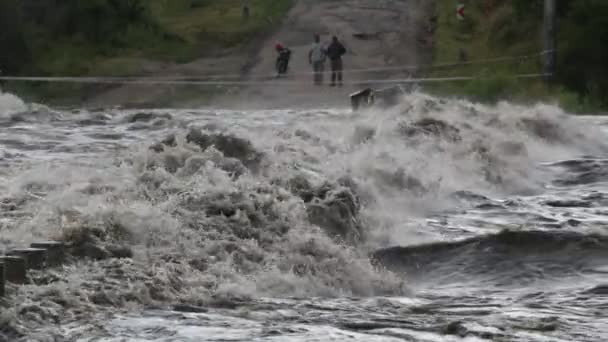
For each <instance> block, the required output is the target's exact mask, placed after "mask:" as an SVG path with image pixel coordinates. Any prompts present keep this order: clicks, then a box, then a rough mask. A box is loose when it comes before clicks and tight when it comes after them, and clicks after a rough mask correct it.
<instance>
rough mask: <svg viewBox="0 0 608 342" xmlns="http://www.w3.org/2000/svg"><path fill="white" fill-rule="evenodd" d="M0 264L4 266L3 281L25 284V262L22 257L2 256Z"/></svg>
mask: <svg viewBox="0 0 608 342" xmlns="http://www.w3.org/2000/svg"><path fill="white" fill-rule="evenodd" d="M0 263H2V264H3V265H4V275H5V278H4V279H5V281H8V282H11V283H13V284H25V281H26V270H27V261H26V260H25V259H24V258H22V257H17V256H3V257H0Z"/></svg>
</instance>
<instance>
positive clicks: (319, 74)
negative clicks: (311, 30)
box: [308, 34, 326, 85]
mask: <svg viewBox="0 0 608 342" xmlns="http://www.w3.org/2000/svg"><path fill="white" fill-rule="evenodd" d="M325 56H326V51H325V48H324V47H323V45H321V37H320V36H319V35H318V34H315V41H314V42H313V43H312V47H311V49H310V52H309V53H308V63H310V65H312V70H313V72H314V84H315V85H322V84H323V72H324V71H325Z"/></svg>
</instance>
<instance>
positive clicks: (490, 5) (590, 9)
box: [430, 0, 608, 113]
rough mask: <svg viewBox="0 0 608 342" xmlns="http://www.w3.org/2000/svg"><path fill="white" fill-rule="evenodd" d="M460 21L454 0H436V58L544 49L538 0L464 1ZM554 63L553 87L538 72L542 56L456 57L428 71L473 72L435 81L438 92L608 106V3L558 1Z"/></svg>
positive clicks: (588, 108) (580, 108) (581, 108)
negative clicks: (449, 80)
mask: <svg viewBox="0 0 608 342" xmlns="http://www.w3.org/2000/svg"><path fill="white" fill-rule="evenodd" d="M466 4H467V5H466V6H467V7H466V15H465V20H458V19H457V18H456V13H455V8H456V2H455V1H454V0H438V1H437V12H438V17H437V27H436V31H435V42H436V44H435V64H436V65H438V64H443V63H450V62H454V61H459V60H460V61H464V60H467V61H475V60H485V59H494V58H501V57H506V56H528V55H534V54H535V53H538V52H540V51H542V50H543V47H542V46H543V44H542V24H543V0H512V1H497V0H480V1H475V2H470V1H469V2H466ZM558 5H559V7H558V13H559V18H558V27H559V33H558V66H557V75H556V78H555V82H554V85H553V86H551V87H550V88H548V87H547V86H546V85H545V84H544V82H543V80H542V79H539V78H525V79H524V78H520V79H516V78H514V76H515V75H520V74H537V73H542V59H541V56H538V55H537V56H533V57H530V58H524V59H517V60H512V61H504V60H503V61H488V62H485V63H471V64H466V63H462V64H461V65H457V66H451V67H442V68H438V69H434V71H433V74H434V76H477V77H478V78H477V79H475V80H472V81H463V82H453V83H449V84H438V85H433V86H432V87H431V88H430V89H431V90H432V91H435V92H438V93H441V94H452V95H457V96H466V97H470V98H472V99H475V100H478V101H483V102H495V101H498V100H500V99H510V100H516V101H522V102H530V101H538V100H545V101H556V102H558V103H559V104H560V105H562V106H563V107H564V108H566V109H567V110H569V111H572V112H581V113H589V112H596V111H601V110H606V108H608V77H607V76H608V63H607V62H606V61H607V60H608V46H606V45H605V44H600V43H599V42H601V41H605V40H606V39H608V2H606V1H605V0H560V1H558Z"/></svg>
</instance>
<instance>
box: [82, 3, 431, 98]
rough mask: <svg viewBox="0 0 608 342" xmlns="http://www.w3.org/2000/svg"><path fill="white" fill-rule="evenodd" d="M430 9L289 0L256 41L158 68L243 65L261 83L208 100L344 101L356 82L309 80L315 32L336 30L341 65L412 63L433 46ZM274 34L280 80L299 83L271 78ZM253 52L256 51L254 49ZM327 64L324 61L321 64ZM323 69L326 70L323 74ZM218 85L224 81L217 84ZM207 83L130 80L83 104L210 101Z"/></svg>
mask: <svg viewBox="0 0 608 342" xmlns="http://www.w3.org/2000/svg"><path fill="white" fill-rule="evenodd" d="M433 13H434V1H433V0H324V1H319V0H296V4H295V5H294V7H293V8H292V10H291V11H290V12H289V14H288V17H287V18H286V19H285V20H284V21H283V24H282V27H281V28H280V29H279V30H278V31H277V33H276V34H274V35H273V36H272V37H271V38H270V39H267V40H266V41H265V42H264V43H263V44H261V47H260V49H259V52H258V53H257V57H255V58H251V57H252V53H251V51H247V52H243V51H240V52H232V53H227V54H224V55H223V56H219V57H217V58H204V59H200V60H197V61H194V62H192V63H188V64H185V65H176V66H171V67H168V68H165V69H164V70H161V71H159V72H158V73H157V75H158V76H167V75H171V76H199V75H210V74H215V75H217V74H232V75H233V74H239V73H241V72H242V71H243V70H244V69H245V68H246V67H247V66H253V67H251V68H247V69H248V71H247V73H246V74H245V75H244V76H243V78H242V80H249V81H258V80H262V82H261V83H260V84H256V85H255V86H251V87H247V88H235V87H232V88H229V89H228V91H227V94H225V95H222V96H216V97H215V98H214V99H213V100H212V102H211V104H212V105H213V106H217V107H224V108H287V107H290V108H291V107H324V106H342V105H348V94H349V93H351V92H353V91H354V90H356V89H360V88H361V87H362V86H356V87H354V86H345V87H343V88H330V87H329V86H322V87H315V86H313V85H312V75H309V74H308V73H310V71H311V67H310V66H309V64H308V50H309V48H310V44H311V43H312V37H313V35H314V34H315V33H319V34H321V36H322V41H324V42H329V40H330V39H331V36H332V35H336V36H338V37H339V38H340V40H341V41H342V42H343V44H344V45H345V46H346V48H347V50H348V53H347V55H346V56H345V57H344V69H345V70H349V69H368V68H378V67H386V66H402V65H415V64H421V63H425V62H428V61H429V59H430V58H431V53H432V42H431V39H432V33H430V32H429V30H428V28H429V20H430V17H431V16H432V15H433ZM276 41H280V42H282V43H284V44H285V45H287V46H288V47H289V48H290V49H291V50H292V51H293V55H292V60H291V63H290V71H289V74H290V75H289V76H288V77H287V79H286V80H285V81H289V82H295V83H298V85H289V86H281V85H280V83H277V82H276V80H273V79H272V77H273V75H274V63H275V58H276V53H275V51H274V44H275V42H276ZM253 56H255V53H254V54H253ZM327 69H329V63H327V65H326V70H327ZM410 74H411V72H398V73H396V72H390V73H387V72H366V73H348V72H346V73H345V75H344V77H345V82H349V81H357V80H369V79H386V78H388V77H407V76H410ZM328 78H329V74H328V73H326V75H325V79H326V81H327V80H328ZM219 90H220V91H221V92H225V91H226V90H227V89H226V88H222V89H219ZM217 91H218V89H213V88H209V87H199V88H197V87H192V86H189V87H183V86H180V87H175V86H158V85H129V86H123V87H119V88H115V89H112V90H110V91H107V92H104V93H102V94H100V95H99V96H96V97H95V98H93V99H91V101H89V103H88V104H89V105H90V106H100V105H104V106H108V105H120V104H122V105H124V104H127V105H135V106H137V105H145V104H150V103H161V104H162V103H163V102H164V101H165V100H160V99H163V98H168V99H171V100H170V101H166V102H173V103H175V102H176V101H177V102H179V103H180V104H181V105H183V106H191V107H193V106H200V105H205V104H207V105H208V104H209V98H208V97H207V96H208V94H209V93H212V92H217Z"/></svg>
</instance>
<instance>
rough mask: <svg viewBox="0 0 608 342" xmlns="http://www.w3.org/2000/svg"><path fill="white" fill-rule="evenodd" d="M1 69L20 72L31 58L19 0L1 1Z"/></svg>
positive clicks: (6, 72)
mask: <svg viewBox="0 0 608 342" xmlns="http://www.w3.org/2000/svg"><path fill="white" fill-rule="evenodd" d="M0 47H1V49H2V53H0V70H2V71H3V73H5V74H13V73H18V72H19V71H20V70H21V69H22V68H23V66H24V64H25V63H27V62H28V61H29V60H30V53H29V49H28V46H27V44H26V40H25V34H24V25H23V21H22V16H21V2H20V1H19V0H2V1H0Z"/></svg>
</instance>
